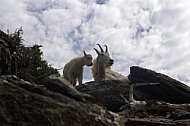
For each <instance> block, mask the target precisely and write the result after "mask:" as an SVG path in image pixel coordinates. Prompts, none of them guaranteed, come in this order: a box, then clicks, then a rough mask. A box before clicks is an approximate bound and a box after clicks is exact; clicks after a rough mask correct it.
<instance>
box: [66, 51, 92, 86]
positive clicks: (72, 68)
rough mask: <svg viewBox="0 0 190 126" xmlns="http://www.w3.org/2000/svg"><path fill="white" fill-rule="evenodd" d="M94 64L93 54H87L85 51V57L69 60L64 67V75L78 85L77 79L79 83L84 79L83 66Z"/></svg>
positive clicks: (74, 84)
mask: <svg viewBox="0 0 190 126" xmlns="http://www.w3.org/2000/svg"><path fill="white" fill-rule="evenodd" d="M84 65H86V66H92V65H93V63H92V55H90V54H86V53H85V51H84V56H83V57H77V58H74V59H72V60H71V61H69V62H68V63H67V64H66V65H65V67H64V69H63V75H64V78H65V79H66V80H68V81H69V82H70V83H71V84H72V85H73V86H76V83H77V80H78V82H79V85H81V84H82V79H83V66H84Z"/></svg>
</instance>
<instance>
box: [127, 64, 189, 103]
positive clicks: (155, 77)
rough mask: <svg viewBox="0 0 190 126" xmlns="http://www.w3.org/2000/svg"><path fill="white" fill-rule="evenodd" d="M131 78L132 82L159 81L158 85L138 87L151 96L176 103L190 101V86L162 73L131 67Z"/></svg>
mask: <svg viewBox="0 0 190 126" xmlns="http://www.w3.org/2000/svg"><path fill="white" fill-rule="evenodd" d="M129 79H130V82H131V84H134V83H143V82H159V83H160V84H159V85H156V86H142V87H138V88H137V91H140V92H144V93H147V94H149V98H145V99H143V100H150V99H157V100H160V101H165V102H169V103H174V104H180V103H190V87H189V86H187V85H185V84H183V83H181V82H179V81H177V80H175V79H173V78H171V77H169V76H167V75H164V74H161V73H157V72H155V71H152V70H149V69H145V68H141V67H138V66H132V67H130V75H129Z"/></svg>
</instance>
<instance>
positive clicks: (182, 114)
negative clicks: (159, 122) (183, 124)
mask: <svg viewBox="0 0 190 126" xmlns="http://www.w3.org/2000/svg"><path fill="white" fill-rule="evenodd" d="M171 118H172V119H176V120H177V119H190V112H188V111H186V110H181V109H176V110H174V111H173V112H171Z"/></svg>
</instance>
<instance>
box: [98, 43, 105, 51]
mask: <svg viewBox="0 0 190 126" xmlns="http://www.w3.org/2000/svg"><path fill="white" fill-rule="evenodd" d="M97 45H98V46H99V47H100V50H101V52H104V50H103V49H102V47H101V46H100V44H97Z"/></svg>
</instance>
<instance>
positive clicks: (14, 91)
mask: <svg viewBox="0 0 190 126" xmlns="http://www.w3.org/2000/svg"><path fill="white" fill-rule="evenodd" d="M130 70H131V73H130V75H129V79H130V83H122V82H120V81H114V80H106V81H100V82H94V81H92V82H88V83H85V84H83V85H79V86H77V87H72V86H71V85H70V84H69V83H68V82H67V81H65V80H64V79H63V78H62V77H60V76H49V77H45V78H43V79H41V80H40V81H39V83H38V84H34V83H30V82H27V81H24V80H22V79H19V78H17V77H16V76H12V75H6V76H0V125H2V126H7V125H8V126H9V125H36V126H38V125H60V126H83V125H88V126H96V125H98V126H102V125H104V126H105V125H106V126H124V125H126V126H138V125H146V126H152V125H155V126H164V125H168V126H178V125H184V126H188V125H189V124H190V104H187V103H190V101H189V100H190V90H189V87H188V86H186V85H185V84H183V83H181V82H179V81H177V80H174V79H172V78H170V77H168V76H166V75H163V74H161V73H157V72H155V71H152V70H148V69H145V68H141V67H137V66H133V67H131V68H130ZM152 82H156V83H157V82H158V83H160V84H158V85H145V86H142V87H135V88H134V98H135V100H139V101H142V100H146V102H147V104H146V105H145V106H144V107H146V108H151V107H152V105H156V106H154V107H153V108H156V107H157V108H156V109H147V110H146V111H144V110H143V109H141V106H138V109H139V110H140V111H135V113H133V111H132V108H131V107H130V106H126V105H127V104H126V101H125V100H128V97H129V90H130V86H131V84H134V83H152ZM173 97H175V98H173ZM176 100H177V101H176ZM155 103H156V104H155ZM169 103H176V104H169ZM177 103H178V104H177ZM179 103H180V104H179ZM183 103H184V104H183ZM160 104H162V106H160V108H159V105H160ZM168 106H169V107H168ZM170 107H171V108H170ZM172 107H173V108H172ZM176 107H177V108H176ZM134 109H135V110H137V109H136V108H133V110H134Z"/></svg>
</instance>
